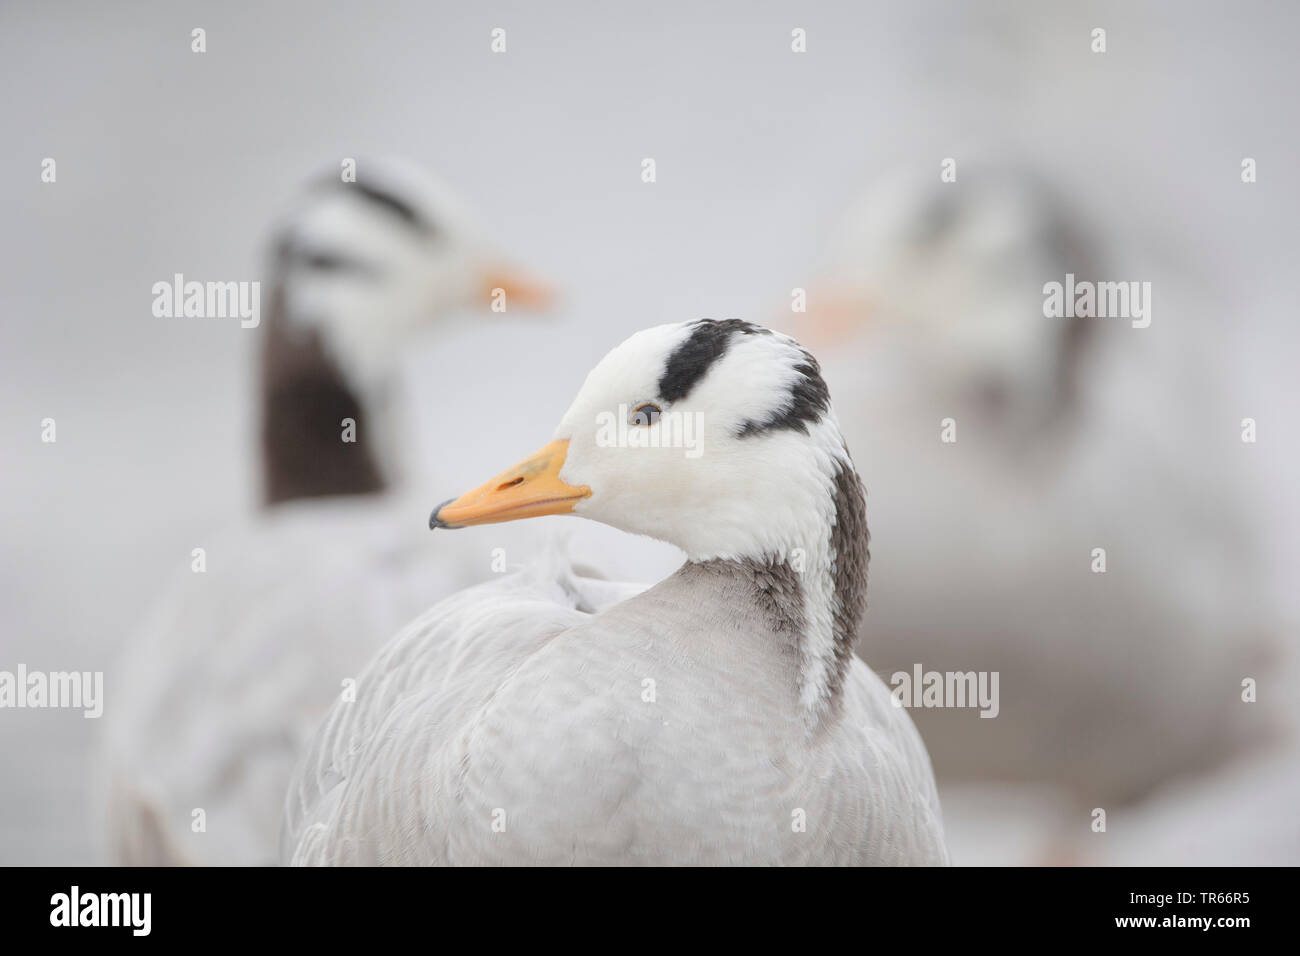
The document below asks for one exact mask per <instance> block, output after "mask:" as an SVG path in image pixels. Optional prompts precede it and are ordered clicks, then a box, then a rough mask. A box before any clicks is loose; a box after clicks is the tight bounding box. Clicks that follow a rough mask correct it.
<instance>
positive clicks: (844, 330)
mask: <svg viewBox="0 0 1300 956" xmlns="http://www.w3.org/2000/svg"><path fill="white" fill-rule="evenodd" d="M871 312H872V308H871V304H870V303H869V302H868V301H866V300H865V299H864V298H863V297H862V296H860V295H854V294H852V293H851V292H847V291H844V292H837V291H836V290H833V289H825V290H818V289H813V290H811V291H810V292H809V293H808V312H807V313H806V314H805V315H803V316H801V317H800V319H799V321H798V323H797V327H798V336H797V337H798V339H799V341H800V342H802V343H803V344H804V345H806V346H808V347H809V348H811V349H814V350H816V349H818V348H827V347H830V346H834V345H840V344H843V343H844V342H847V341H849V340H850V339H852V338H853V337H854V336H855V335H856V334H857V333H858V332H859V331H861V330H862V329H864V328H866V327H867V326H868V325H869V324H870V322H871Z"/></svg>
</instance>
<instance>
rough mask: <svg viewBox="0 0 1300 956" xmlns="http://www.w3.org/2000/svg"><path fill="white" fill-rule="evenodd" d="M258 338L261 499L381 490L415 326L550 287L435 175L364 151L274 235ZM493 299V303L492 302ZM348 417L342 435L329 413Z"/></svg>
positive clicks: (400, 446) (394, 470)
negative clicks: (351, 425) (402, 367)
mask: <svg viewBox="0 0 1300 956" xmlns="http://www.w3.org/2000/svg"><path fill="white" fill-rule="evenodd" d="M271 266H272V283H271V285H272V286H273V288H274V290H275V291H274V295H273V302H272V307H271V309H270V311H269V315H268V318H267V321H266V322H265V323H264V325H265V328H264V330H263V339H262V343H261V344H262V355H261V370H262V392H263V395H262V428H261V432H262V435H261V439H262V440H261V445H262V462H263V472H264V484H265V499H266V502H267V503H268V504H276V503H278V502H281V501H286V500H292V499H295V498H301V497H315V496H320V495H337V494H353V493H363V492H371V491H376V490H380V489H382V488H385V487H389V486H391V485H393V484H394V483H397V482H400V481H401V480H402V479H403V478H404V477H405V473H406V471H407V470H408V469H407V462H406V460H405V452H404V449H405V447H406V445H407V443H406V442H405V441H403V439H404V437H405V435H404V431H403V427H402V422H401V418H402V412H403V410H402V402H401V401H400V396H399V395H398V384H397V383H398V382H399V376H398V375H397V374H396V373H397V371H398V367H399V363H400V361H401V359H402V357H403V355H404V353H405V352H406V351H407V350H408V349H409V348H410V347H411V346H412V344H413V343H414V341H415V340H416V338H417V337H418V336H419V335H420V334H421V333H423V332H424V331H425V330H427V329H430V328H433V327H437V326H439V325H441V324H443V323H448V322H452V321H454V320H456V319H458V318H462V317H467V316H468V315H470V314H471V313H473V312H479V313H487V312H489V311H492V310H493V308H496V309H497V310H498V311H500V310H501V306H504V311H506V312H507V314H514V313H515V312H517V311H520V310H524V311H528V310H533V309H539V308H545V307H546V306H547V305H548V303H549V301H550V299H551V291H550V289H549V288H548V287H547V286H546V285H545V284H543V283H542V282H540V281H538V280H537V279H534V278H532V277H531V276H529V275H527V274H526V273H524V272H523V271H521V270H520V269H518V268H517V267H515V266H514V265H512V264H511V263H510V262H509V261H508V260H507V259H506V257H505V256H503V255H502V254H501V253H499V252H498V251H497V250H496V249H495V248H494V247H493V246H492V244H491V243H490V242H488V241H487V240H486V239H484V238H483V237H482V235H481V234H480V232H479V231H478V227H477V225H476V223H475V221H474V220H473V218H472V217H471V216H470V215H469V214H468V213H467V212H466V211H465V209H464V208H463V207H462V206H461V204H460V202H459V201H458V199H457V198H456V196H455V194H454V193H453V192H452V191H451V190H450V189H448V188H447V186H445V185H444V184H442V183H441V182H439V181H437V180H436V179H433V178H432V177H430V176H429V175H428V174H426V173H424V172H423V171H420V170H417V169H416V168H414V167H408V166H405V165H403V164H400V163H397V162H394V161H391V160H390V161H387V162H384V163H379V162H363V163H361V164H359V166H358V169H357V178H356V181H355V182H342V181H341V180H340V179H339V177H338V176H333V177H330V178H322V179H320V180H318V181H317V182H315V183H314V184H313V185H312V186H311V187H310V188H309V189H308V190H307V191H306V192H305V194H304V195H303V196H302V197H301V199H300V200H299V202H298V205H297V207H296V209H295V210H294V211H293V212H292V213H291V215H289V216H288V218H287V220H286V221H285V222H284V223H283V225H282V226H281V228H280V229H279V231H278V233H277V239H276V241H275V243H274V256H273V260H272V263H271ZM498 303H500V305H498ZM347 419H351V420H353V421H355V422H356V423H357V426H356V427H357V435H356V436H355V438H354V441H353V442H352V443H350V444H344V443H343V442H341V441H340V422H342V421H344V420H347Z"/></svg>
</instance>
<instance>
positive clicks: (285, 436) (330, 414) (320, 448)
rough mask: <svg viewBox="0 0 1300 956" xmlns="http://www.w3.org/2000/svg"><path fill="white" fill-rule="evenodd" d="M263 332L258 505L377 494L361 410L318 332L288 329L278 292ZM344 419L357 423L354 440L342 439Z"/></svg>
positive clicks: (378, 482)
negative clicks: (260, 490)
mask: <svg viewBox="0 0 1300 956" xmlns="http://www.w3.org/2000/svg"><path fill="white" fill-rule="evenodd" d="M262 326H263V335H264V337H265V338H264V344H263V348H262V362H261V364H262V369H261V371H262V374H261V387H262V409H261V416H262V421H261V451H262V479H263V485H264V489H263V501H264V503H265V504H267V505H275V504H279V503H281V502H285V501H293V500H295V499H299V498H317V497H323V496H327V495H364V494H374V493H377V492H380V491H382V490H384V487H385V482H384V476H383V475H382V474H381V472H380V470H379V466H378V464H377V462H376V460H375V456H374V450H373V448H372V447H371V444H370V440H369V434H370V431H371V429H370V428H368V427H367V426H368V425H369V424H370V423H369V422H368V420H367V417H366V409H365V408H363V406H362V403H361V399H360V398H359V397H358V395H357V394H356V392H355V391H354V390H353V389H352V388H351V387H350V386H349V385H348V383H347V381H346V380H345V379H344V377H343V373H342V372H341V371H340V369H339V367H338V365H337V364H336V363H335V362H334V361H333V360H332V359H331V358H330V357H329V355H328V354H327V353H326V351H325V348H324V343H323V342H322V340H321V335H320V333H319V332H317V331H315V330H303V329H296V328H291V327H290V325H289V323H288V322H287V321H286V319H285V316H284V310H283V295H282V293H281V292H280V290H278V289H277V291H276V294H275V297H274V301H273V303H272V308H271V312H270V315H269V316H268V317H267V319H266V321H264V322H263V323H262ZM345 418H350V419H352V420H353V421H355V422H356V428H355V430H354V431H355V437H356V440H355V441H352V442H345V441H344V440H343V433H344V425H343V420H344V419H345Z"/></svg>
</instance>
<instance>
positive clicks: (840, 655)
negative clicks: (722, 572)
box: [430, 319, 867, 711]
mask: <svg viewBox="0 0 1300 956" xmlns="http://www.w3.org/2000/svg"><path fill="white" fill-rule="evenodd" d="M555 514H576V515H581V516H583V517H586V518H591V519H593V520H596V521H600V522H602V523H604V524H607V525H611V526H613V527H615V528H619V529H621V530H623V531H629V532H632V533H634V534H644V535H649V536H650V537H653V538H657V539H659V540H661V541H667V542H668V543H670V544H674V545H676V546H677V547H679V548H681V549H682V550H683V551H685V552H686V555H687V557H688V558H689V560H690V561H691V562H692V563H697V564H698V563H703V562H715V561H722V562H730V563H736V564H740V565H742V566H744V567H749V568H760V569H763V570H761V571H760V572H759V574H760V576H762V577H763V578H764V580H767V581H768V582H769V584H770V586H771V587H772V588H775V589H776V590H777V591H781V590H793V591H796V592H799V593H800V594H801V595H802V597H801V602H802V606H803V607H804V609H805V616H804V620H805V622H806V623H805V625H804V626H805V628H806V633H805V637H806V638H807V642H806V644H805V647H806V648H807V659H806V661H805V664H806V673H805V678H806V679H805V681H804V683H803V694H804V703H805V704H806V706H807V707H808V708H809V709H810V710H811V711H816V710H817V709H818V707H819V706H820V705H822V704H824V703H825V702H826V701H827V700H829V699H830V698H831V697H833V695H834V686H835V683H836V680H835V675H840V676H842V674H843V670H844V668H846V667H847V666H848V661H849V659H850V657H851V648H852V646H853V641H854V638H855V635H856V627H857V624H858V621H859V619H860V617H861V614H862V612H863V610H864V608H865V605H866V567H867V528H866V518H865V499H864V495H863V491H862V484H861V481H860V480H859V478H858V474H857V472H856V471H855V470H854V467H853V463H852V461H851V460H850V458H849V454H848V451H847V449H846V448H845V446H844V440H843V438H842V437H841V435H840V429H839V424H838V422H837V420H836V418H835V414H834V412H833V411H832V409H831V404H830V396H829V394H828V392H827V389H826V385H825V383H824V382H823V381H822V377H821V374H820V370H819V368H818V365H817V361H816V360H815V359H814V358H813V357H812V355H810V354H809V353H808V352H807V351H805V350H804V349H803V348H801V347H800V346H799V344H798V343H797V342H795V340H794V339H792V338H790V337H788V336H785V335H781V334H779V333H776V332H772V331H770V330H768V329H765V328H762V327H760V326H757V325H752V324H750V323H748V322H742V321H740V320H737V319H728V320H726V321H712V320H702V321H697V322H688V323H684V324H675V325H663V326H658V327H656V328H651V329H647V330H645V331H642V332H638V333H637V334H635V335H633V336H632V337H631V338H629V339H627V340H626V341H625V342H623V343H622V344H621V345H619V346H617V347H616V348H615V349H614V350H613V351H611V352H610V353H609V354H608V355H606V356H605V357H604V358H603V359H602V360H601V361H600V363H599V364H598V365H597V366H596V367H595V368H594V369H593V370H592V371H591V373H590V374H589V375H588V376H587V380H586V382H585V383H584V384H583V386H582V389H581V390H580V391H579V392H578V395H577V397H576V398H575V399H574V401H573V404H572V405H571V406H570V408H569V410H568V411H567V412H566V413H565V415H564V417H563V419H562V420H561V421H560V424H559V427H558V428H557V429H556V430H555V433H554V435H553V437H552V440H551V442H550V443H549V444H547V445H546V446H544V447H543V448H542V449H541V450H539V451H538V452H536V453H535V454H533V455H532V456H530V457H529V458H527V459H525V460H524V461H522V462H520V463H519V464H518V465H515V466H514V467H513V468H510V469H507V470H506V471H504V472H502V473H501V474H499V475H497V476H496V477H495V478H493V479H492V480H491V481H488V482H486V483H485V484H483V485H481V486H480V487H478V488H476V489H474V490H473V491H470V492H468V493H466V494H464V495H462V496H460V497H459V498H456V499H454V500H452V501H448V502H445V503H444V504H442V505H440V506H439V507H438V508H436V509H435V510H434V512H433V515H432V516H431V518H430V526H431V527H434V528H463V527H466V526H469V525H478V524H488V523H492V522H499V521H511V520H514V519H517V518H528V517H536V516H540V515H555ZM782 582H784V585H783V584H782Z"/></svg>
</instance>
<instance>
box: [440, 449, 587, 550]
mask: <svg viewBox="0 0 1300 956" xmlns="http://www.w3.org/2000/svg"><path fill="white" fill-rule="evenodd" d="M568 451H569V440H568V439H567V438H566V439H564V440H563V441H553V442H551V443H550V444H549V445H547V446H545V447H544V448H541V449H539V450H538V451H536V452H534V453H533V454H532V455H530V456H529V457H528V458H525V459H524V460H523V461H521V462H520V463H519V464H517V465H515V466H514V467H513V468H508V469H506V470H505V471H503V472H502V473H501V474H499V475H497V476H496V477H495V478H493V479H492V480H491V481H489V482H486V483H485V484H482V485H479V486H478V487H477V488H475V489H474V490H473V491H467V492H465V494H463V495H461V496H460V497H459V498H455V499H453V500H451V501H444V502H443V503H442V504H440V505H439V506H438V507H437V508H435V509H433V514H432V515H430V516H429V527H430V528H468V527H469V526H470V525H476V524H496V523H498V522H501V521H514V520H516V519H517V518H537V517H540V516H541V515H562V514H568V513H569V512H571V511H572V510H573V506H574V505H575V504H577V502H578V501H580V500H581V499H583V498H586V497H589V496H590V495H591V489H590V488H588V487H587V486H586V485H583V486H581V487H576V488H575V487H574V486H573V485H566V484H565V483H564V482H562V481H561V480H560V469H562V468H563V467H564V458H565V456H566V455H567V454H568Z"/></svg>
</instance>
